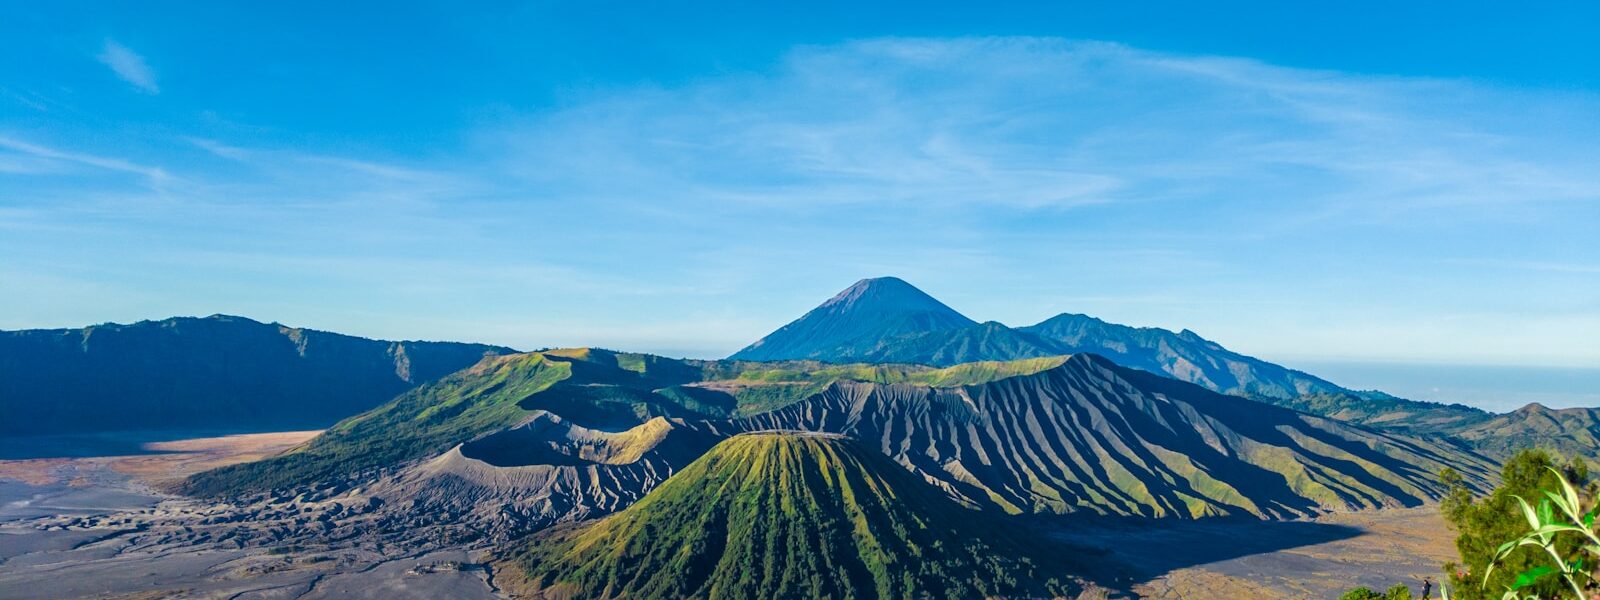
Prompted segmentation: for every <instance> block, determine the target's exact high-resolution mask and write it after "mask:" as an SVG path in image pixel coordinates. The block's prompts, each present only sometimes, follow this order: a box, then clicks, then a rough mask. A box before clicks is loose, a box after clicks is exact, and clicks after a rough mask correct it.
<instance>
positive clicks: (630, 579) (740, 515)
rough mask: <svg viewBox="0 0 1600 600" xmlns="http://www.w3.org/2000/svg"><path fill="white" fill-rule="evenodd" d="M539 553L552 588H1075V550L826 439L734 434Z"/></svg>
mask: <svg viewBox="0 0 1600 600" xmlns="http://www.w3.org/2000/svg"><path fill="white" fill-rule="evenodd" d="M525 548H526V549H525V551H524V552H522V553H521V554H520V555H518V556H517V557H516V558H515V559H514V562H515V563H516V565H517V566H518V567H520V568H521V569H523V571H524V573H525V574H526V576H527V578H528V579H529V581H530V582H531V585H532V586H533V587H535V588H537V589H539V590H540V591H541V592H542V593H543V594H544V595H546V596H547V597H567V598H758V597H766V598H856V597H876V598H934V597H938V598H951V599H957V598H982V597H1037V596H1054V595H1065V594H1066V592H1068V591H1069V590H1068V587H1069V585H1070V584H1069V580H1068V579H1067V576H1066V572H1067V566H1066V562H1065V561H1064V560H1063V559H1062V557H1061V550H1059V549H1056V548H1049V547H1045V546H1043V545H1041V543H1040V542H1036V541H1033V540H1030V539H1029V538H1027V537H1026V536H1024V535H1021V534H1020V533H1019V532H1018V531H1016V530H1014V529H1012V528H1011V527H1009V526H1008V524H1004V523H999V522H997V521H995V520H994V519H993V518H992V517H989V516H987V515H983V514H980V513H976V512H974V511H971V510H967V509H964V508H962V507H960V506H958V505H956V504H955V503H953V502H951V501H950V500H948V499H946V498H945V497H944V495H943V494H942V493H941V492H940V491H939V490H937V489H935V488H933V487H931V486H929V485H927V484H926V483H923V482H921V481H918V480H917V479H916V478H914V477H913V476H912V475H911V474H910V473H907V472H906V471H905V469H903V468H901V467H900V466H899V465H896V464H894V463H893V462H891V461H889V460H888V459H887V458H885V457H884V456H883V455H882V454H879V453H877V452H875V451H873V450H869V449H866V448H863V447H861V446H860V445H858V444H856V443H854V442H851V441H848V440H844V439H834V438H830V437H823V436H818V435H794V434H751V435H742V436H737V437H734V438H731V439H728V440H727V441H724V442H722V443H721V444H719V445H717V446H716V447H715V448H713V449H712V450H711V451H709V452H708V453H706V454H705V456H702V457H701V458H700V459H699V460H697V461H695V462H694V463H693V464H691V465H689V466H688V467H687V468H685V469H684V470H683V471H681V472H679V473H678V474H676V475H674V476H673V477H671V478H670V479H668V480H667V481H666V482H665V483H663V484H662V485H661V486H660V487H658V488H656V489H655V490H654V491H652V492H650V494H648V495H646V496H645V497H644V498H643V499H642V500H640V501H639V502H638V503H636V504H634V505H633V506H632V507H629V508H628V509H626V510H624V511H622V512H620V513H617V514H615V515H612V516H610V517H607V518H605V519H603V520H600V521H598V522H594V523H592V524H589V525H586V526H580V527H576V528H569V529H562V530H555V531H550V532H545V533H541V534H537V535H536V536H535V537H534V538H533V539H531V540H529V541H528V542H527V543H526V546H525Z"/></svg>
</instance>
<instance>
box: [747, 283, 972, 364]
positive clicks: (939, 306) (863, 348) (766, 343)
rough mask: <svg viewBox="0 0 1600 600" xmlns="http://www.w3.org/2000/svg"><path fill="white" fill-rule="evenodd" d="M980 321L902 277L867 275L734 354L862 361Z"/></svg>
mask: <svg viewBox="0 0 1600 600" xmlns="http://www.w3.org/2000/svg"><path fill="white" fill-rule="evenodd" d="M977 324H978V323H977V322H976V321H973V320H972V319H969V318H967V317H966V316H964V315H962V314H961V313H959V312H956V311H955V309H952V308H950V307H949V306H945V304H944V303H943V302H940V301H938V300H935V299H934V298H933V297H932V296H929V295H928V294H926V293H923V291H922V290H919V289H917V288H916V287H914V286H912V285H911V284H909V283H906V282H905V281H902V280H900V279H896V278H893V277H879V278H874V279H863V280H861V281H858V282H856V283H855V284H854V285H852V286H850V287H849V288H846V289H845V290H844V291H843V292H840V293H839V294H838V295H835V296H834V297H833V298H830V299H829V300H828V301H827V302H823V303H822V304H821V305H820V306H818V307H816V308H814V309H812V310H811V311H810V312H808V313H806V314H805V315H804V316H802V317H800V318H799V319H796V320H795V321H794V322H791V323H789V324H788V325H785V326H783V327H782V328H779V329H778V330H777V331H774V332H772V333H771V334H770V335H768V336H766V337H764V338H761V340H759V341H757V342H756V343H754V344H751V345H750V346H749V347H747V348H745V349H743V350H740V351H739V352H737V353H735V354H734V355H733V356H732V357H731V358H734V359H737V360H786V359H820V360H829V361H837V362H844V361H860V360H865V359H870V358H872V356H871V353H872V352H873V351H874V349H876V348H879V347H882V346H884V345H886V344H889V343H891V342H892V341H893V340H894V339H896V338H899V337H902V336H909V335H913V334H923V333H928V332H937V331H947V330H955V329H964V328H967V327H972V326H974V325H977Z"/></svg>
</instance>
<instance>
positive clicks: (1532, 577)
mask: <svg viewBox="0 0 1600 600" xmlns="http://www.w3.org/2000/svg"><path fill="white" fill-rule="evenodd" d="M1550 471H1551V472H1552V473H1554V474H1555V475H1556V481H1557V482H1559V483H1560V488H1559V489H1557V490H1541V491H1542V493H1543V495H1544V497H1543V498H1540V499H1539V503H1538V505H1537V507H1535V505H1533V504H1530V503H1529V502H1528V500H1527V499H1526V498H1523V497H1522V496H1515V498H1516V500H1517V507H1518V508H1520V509H1521V512H1522V516H1523V518H1524V519H1526V520H1527V522H1528V527H1529V528H1530V531H1528V532H1527V533H1525V534H1523V535H1522V536H1521V537H1518V538H1516V539H1514V540H1511V541H1509V542H1506V543H1504V544H1501V545H1500V547H1499V548H1498V549H1497V550H1495V555H1494V560H1492V561H1490V563H1489V568H1488V569H1487V570H1486V571H1485V572H1484V585H1488V581H1489V577H1490V576H1491V575H1493V574H1494V571H1495V567H1496V566H1498V565H1499V564H1500V563H1501V561H1503V560H1504V559H1505V558H1506V557H1508V556H1510V555H1511V553H1512V552H1514V551H1516V550H1517V549H1518V548H1522V547H1530V548H1537V549H1538V550H1539V551H1541V552H1543V553H1544V554H1545V555H1546V556H1548V557H1549V559H1550V560H1549V562H1548V563H1547V564H1543V565H1538V566H1534V567H1530V568H1527V569H1524V570H1523V571H1522V572H1520V573H1518V574H1517V576H1516V579H1515V580H1514V581H1513V582H1512V583H1511V585H1508V586H1506V589H1505V595H1504V596H1502V598H1503V599H1505V600H1519V599H1524V598H1537V596H1536V595H1534V594H1527V595H1523V594H1522V592H1520V590H1522V589H1524V588H1528V587H1530V586H1532V585H1533V584H1535V583H1537V582H1539V581H1541V580H1545V579H1549V578H1552V576H1554V579H1557V580H1559V581H1560V582H1562V583H1564V584H1565V586H1566V587H1567V588H1568V589H1570V590H1571V591H1572V597H1574V598H1577V599H1578V600H1588V594H1587V593H1586V591H1585V590H1587V589H1589V588H1592V587H1594V581H1595V580H1594V573H1593V568H1594V564H1595V562H1596V559H1597V558H1600V536H1597V535H1596V534H1595V530H1594V522H1595V517H1596V514H1597V513H1600V508H1597V507H1596V506H1595V505H1594V504H1595V503H1594V499H1593V498H1592V497H1591V498H1587V499H1585V498H1581V497H1579V495H1578V490H1577V488H1576V487H1575V486H1573V485H1572V482H1570V481H1568V480H1567V477H1566V475H1565V474H1563V473H1561V472H1560V471H1557V470H1555V469H1550ZM1585 506H1587V508H1585ZM1563 538H1570V539H1576V540H1577V542H1578V545H1577V547H1576V549H1573V548H1572V546H1571V545H1570V544H1560V545H1558V544H1557V543H1556V542H1557V540H1558V539H1563Z"/></svg>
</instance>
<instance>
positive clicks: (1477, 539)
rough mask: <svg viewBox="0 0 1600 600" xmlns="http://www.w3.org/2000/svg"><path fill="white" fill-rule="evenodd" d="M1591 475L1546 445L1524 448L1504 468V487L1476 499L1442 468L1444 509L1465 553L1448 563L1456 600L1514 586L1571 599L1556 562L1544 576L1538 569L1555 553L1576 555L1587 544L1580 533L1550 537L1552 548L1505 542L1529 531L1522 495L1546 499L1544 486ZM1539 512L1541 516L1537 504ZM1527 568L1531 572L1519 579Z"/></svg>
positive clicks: (1580, 483)
mask: <svg viewBox="0 0 1600 600" xmlns="http://www.w3.org/2000/svg"><path fill="white" fill-rule="evenodd" d="M1588 477H1589V474H1588V469H1587V466H1586V465H1585V464H1584V463H1583V462H1582V461H1576V460H1575V461H1571V462H1568V463H1566V464H1563V463H1561V462H1559V461H1558V460H1557V459H1556V458H1555V457H1554V456H1552V455H1551V454H1550V453H1548V452H1545V451H1543V450H1524V451H1522V452H1519V453H1517V454H1516V455H1515V456H1513V457H1512V458H1511V459H1510V460H1508V461H1507V462H1506V464H1505V465H1504V467H1503V468H1502V469H1501V483H1500V486H1499V487H1497V488H1496V489H1495V490H1493V491H1492V492H1491V493H1489V494H1488V495H1486V496H1484V497H1482V498H1474V494H1473V493H1472V491H1471V490H1470V489H1469V488H1468V486H1467V485H1466V483H1465V482H1464V481H1463V480H1462V477H1461V476H1460V475H1459V474H1457V473H1455V472H1453V471H1451V470H1449V469H1446V470H1445V471H1444V472H1443V473H1441V479H1442V480H1443V481H1444V483H1446V484H1447V485H1448V486H1449V487H1450V491H1449V493H1448V494H1447V495H1446V497H1445V498H1444V500H1443V501H1442V502H1441V512H1442V513H1443V515H1444V517H1445V519H1446V520H1447V521H1448V522H1449V523H1450V526H1451V528H1453V529H1455V530H1456V533H1457V537H1456V550H1457V551H1458V553H1459V554H1460V557H1461V562H1460V563H1459V564H1457V563H1451V564H1448V565H1445V572H1446V573H1447V574H1448V576H1449V580H1450V581H1449V583H1450V588H1451V590H1452V595H1453V596H1454V597H1455V598H1456V599H1457V600H1496V599H1501V598H1504V597H1505V596H1504V594H1505V592H1507V591H1514V592H1515V593H1517V594H1520V596H1516V597H1518V598H1525V597H1534V598H1545V599H1552V598H1570V597H1571V593H1572V590H1571V587H1570V586H1568V585H1566V584H1565V583H1564V582H1563V581H1561V580H1560V579H1559V577H1556V576H1555V575H1554V568H1553V567H1552V572H1551V573H1546V574H1543V575H1541V573H1542V572H1539V571H1535V569H1536V568H1538V567H1542V566H1551V565H1550V560H1551V559H1550V556H1551V555H1550V552H1554V553H1555V554H1556V555H1559V556H1563V557H1573V556H1577V553H1578V552H1580V551H1582V546H1583V542H1582V540H1581V539H1580V538H1578V537H1575V536H1573V535H1570V534H1569V535H1559V536H1551V537H1548V538H1546V541H1548V550H1545V549H1541V548H1539V547H1536V546H1531V545H1516V544H1513V545H1512V546H1511V547H1510V548H1509V549H1508V548H1506V547H1505V542H1506V541H1507V540H1518V539H1521V538H1522V537H1523V536H1525V535H1526V534H1528V533H1529V522H1528V520H1527V518H1526V513H1525V512H1524V511H1523V509H1522V504H1524V503H1526V500H1523V499H1527V498H1541V497H1543V493H1544V491H1545V490H1559V489H1563V486H1571V487H1573V488H1574V489H1583V488H1584V486H1585V485H1586V482H1587V481H1588ZM1530 508H1531V505H1530ZM1553 510H1554V507H1553V506H1552V511H1553ZM1534 512H1535V515H1536V516H1537V513H1538V511H1537V509H1535V511H1534ZM1552 516H1554V513H1553V512H1552ZM1586 562H1591V563H1592V560H1591V561H1586ZM1491 565H1493V566H1492V567H1491ZM1526 573H1531V574H1529V575H1528V577H1527V578H1523V579H1521V580H1520V581H1519V577H1521V576H1522V575H1523V574H1526Z"/></svg>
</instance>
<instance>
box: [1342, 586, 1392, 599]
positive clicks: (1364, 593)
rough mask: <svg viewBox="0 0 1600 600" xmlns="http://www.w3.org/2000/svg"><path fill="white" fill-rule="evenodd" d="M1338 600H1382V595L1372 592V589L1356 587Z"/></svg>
mask: <svg viewBox="0 0 1600 600" xmlns="http://www.w3.org/2000/svg"><path fill="white" fill-rule="evenodd" d="M1339 600H1383V595H1382V594H1379V593H1377V592H1374V591H1372V588H1368V587H1358V588H1356V589H1353V590H1350V591H1348V592H1345V593H1344V595H1342V596H1339Z"/></svg>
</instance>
